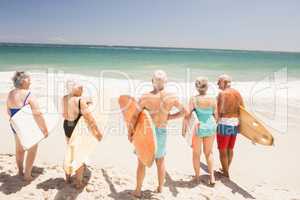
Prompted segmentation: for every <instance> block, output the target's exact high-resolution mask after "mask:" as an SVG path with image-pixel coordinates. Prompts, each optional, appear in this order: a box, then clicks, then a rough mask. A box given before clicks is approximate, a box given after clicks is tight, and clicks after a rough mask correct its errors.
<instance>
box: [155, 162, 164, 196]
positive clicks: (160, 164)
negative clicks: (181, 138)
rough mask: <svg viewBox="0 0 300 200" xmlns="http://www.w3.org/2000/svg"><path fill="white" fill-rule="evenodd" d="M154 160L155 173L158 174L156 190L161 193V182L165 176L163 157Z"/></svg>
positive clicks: (162, 182)
mask: <svg viewBox="0 0 300 200" xmlns="http://www.w3.org/2000/svg"><path fill="white" fill-rule="evenodd" d="M155 161H156V166H157V175H158V187H157V192H158V193H161V192H162V189H163V184H164V181H165V176H166V168H165V158H164V157H162V158H160V159H156V160H155Z"/></svg>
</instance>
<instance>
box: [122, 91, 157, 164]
mask: <svg viewBox="0 0 300 200" xmlns="http://www.w3.org/2000/svg"><path fill="white" fill-rule="evenodd" d="M119 104H120V108H121V110H122V113H123V117H124V120H125V123H126V126H127V129H128V139H129V140H132V144H133V145H134V147H135V151H136V154H137V156H138V158H139V159H140V160H141V162H142V163H143V164H144V165H146V166H147V167H151V165H152V164H153V162H154V159H155V153H156V136H155V129H154V124H153V122H152V118H151V116H150V114H149V112H148V111H147V110H143V111H141V112H140V113H139V108H138V103H137V102H136V101H135V99H134V98H133V97H130V96H127V95H122V96H120V97H119ZM131 134H132V135H131Z"/></svg>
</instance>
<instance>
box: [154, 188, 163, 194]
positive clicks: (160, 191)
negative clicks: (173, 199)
mask: <svg viewBox="0 0 300 200" xmlns="http://www.w3.org/2000/svg"><path fill="white" fill-rule="evenodd" d="M162 190H163V189H162V187H159V186H158V187H157V188H156V190H155V192H156V193H162Z"/></svg>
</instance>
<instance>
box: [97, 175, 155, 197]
mask: <svg viewBox="0 0 300 200" xmlns="http://www.w3.org/2000/svg"><path fill="white" fill-rule="evenodd" d="M101 171H102V174H103V177H104V179H105V181H106V183H107V184H108V186H109V189H110V192H111V193H110V194H109V195H108V196H109V197H111V198H113V199H118V200H119V199H122V200H131V199H136V198H134V197H133V196H132V195H131V193H132V192H133V190H123V191H120V192H118V191H117V190H116V188H115V186H114V184H113V182H112V178H111V177H110V176H109V175H108V173H107V172H106V171H105V170H104V169H101ZM154 195H155V193H154V192H153V191H151V190H144V191H143V193H142V199H152V200H158V199H159V198H155V197H154Z"/></svg>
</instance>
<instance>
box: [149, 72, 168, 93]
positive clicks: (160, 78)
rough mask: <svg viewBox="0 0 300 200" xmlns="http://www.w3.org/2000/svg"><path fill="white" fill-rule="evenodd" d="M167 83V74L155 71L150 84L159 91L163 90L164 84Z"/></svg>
mask: <svg viewBox="0 0 300 200" xmlns="http://www.w3.org/2000/svg"><path fill="white" fill-rule="evenodd" d="M166 82H167V74H166V72H164V71H163V70H156V71H155V72H154V73H153V76H152V83H153V86H154V88H156V89H158V90H160V89H162V88H164V84H165V83H166Z"/></svg>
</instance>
